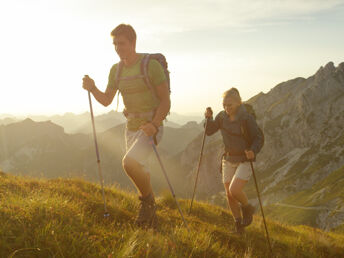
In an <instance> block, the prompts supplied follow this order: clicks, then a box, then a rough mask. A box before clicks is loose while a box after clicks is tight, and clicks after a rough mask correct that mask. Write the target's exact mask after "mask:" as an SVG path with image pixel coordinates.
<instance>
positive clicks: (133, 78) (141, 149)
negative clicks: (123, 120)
mask: <svg viewBox="0 0 344 258" xmlns="http://www.w3.org/2000/svg"><path fill="white" fill-rule="evenodd" d="M111 36H112V38H113V44H114V46H115V50H116V52H117V54H118V56H119V57H120V60H121V61H120V62H121V69H120V72H118V71H117V69H119V67H120V63H118V64H115V65H113V66H112V68H111V70H110V74H109V80H108V85H107V88H106V90H105V92H104V93H103V92H101V91H100V90H99V89H98V88H97V87H96V85H95V83H94V81H93V80H92V79H91V78H90V77H89V76H87V75H86V76H85V77H84V78H83V88H84V89H86V90H88V91H90V92H91V93H92V94H93V96H94V97H95V98H96V100H97V101H98V102H99V103H101V104H102V105H104V106H108V105H110V104H111V103H112V101H113V99H114V96H115V94H116V92H117V91H120V93H121V94H122V97H123V102H124V105H125V115H126V117H127V126H126V132H125V138H126V154H125V155H124V158H123V160H122V165H123V168H124V170H125V172H126V173H127V175H128V176H129V177H130V178H131V180H132V181H133V183H134V184H135V186H136V188H137V189H138V191H139V193H140V197H139V199H140V201H141V207H140V211H139V215H138V217H137V219H136V223H137V224H138V225H140V226H152V225H153V223H155V221H156V215H155V210H156V205H155V200H154V194H153V191H152V186H151V182H150V175H149V173H148V171H147V170H146V168H145V162H146V161H147V158H148V156H149V155H150V154H151V152H152V151H153V149H152V146H151V139H152V138H154V140H155V141H156V143H157V142H158V141H159V140H160V139H161V136H162V131H163V128H162V121H163V120H164V119H165V117H166V115H167V114H168V112H169V110H170V92H169V86H168V83H167V78H166V75H165V72H164V70H163V68H162V66H161V65H160V63H159V62H158V61H156V60H154V59H152V60H150V61H149V63H148V77H149V81H150V82H151V85H152V86H153V87H154V89H153V90H154V91H153V90H152V89H150V87H148V85H147V82H146V81H145V78H143V76H142V72H141V62H142V60H143V57H144V56H143V55H142V54H138V53H136V33H135V31H134V29H133V28H132V27H131V26H130V25H126V24H120V25H119V26H117V27H116V28H115V29H114V30H113V31H112V32H111ZM117 77H119V78H117ZM122 78H123V79H122Z"/></svg>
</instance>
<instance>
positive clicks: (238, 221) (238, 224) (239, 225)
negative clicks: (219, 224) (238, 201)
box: [230, 218, 245, 235]
mask: <svg viewBox="0 0 344 258" xmlns="http://www.w3.org/2000/svg"><path fill="white" fill-rule="evenodd" d="M230 233H231V234H236V235H241V234H243V233H245V228H244V226H243V224H242V220H241V218H236V219H235V229H234V230H233V231H231V232H230Z"/></svg>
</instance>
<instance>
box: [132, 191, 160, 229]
mask: <svg viewBox="0 0 344 258" xmlns="http://www.w3.org/2000/svg"><path fill="white" fill-rule="evenodd" d="M139 199H140V201H141V203H140V211H139V215H138V216H137V218H136V221H135V223H136V224H137V225H138V226H143V227H153V226H155V225H156V214H155V210H156V204H155V200H154V196H153V194H149V195H148V196H146V197H144V198H143V197H141V196H140V197H139Z"/></svg>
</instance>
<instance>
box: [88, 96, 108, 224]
mask: <svg viewBox="0 0 344 258" xmlns="http://www.w3.org/2000/svg"><path fill="white" fill-rule="evenodd" d="M88 101H89V103H90V112H91V120H92V127H93V138H94V144H95V146H96V155H97V164H98V174H99V179H100V185H101V187H102V195H103V201H104V218H107V217H109V216H110V214H109V212H108V210H107V208H106V200H105V193H104V180H103V175H102V170H101V167H100V158H99V150H98V143H97V135H96V127H95V125H94V116H93V108H92V101H91V93H90V92H89V91H88Z"/></svg>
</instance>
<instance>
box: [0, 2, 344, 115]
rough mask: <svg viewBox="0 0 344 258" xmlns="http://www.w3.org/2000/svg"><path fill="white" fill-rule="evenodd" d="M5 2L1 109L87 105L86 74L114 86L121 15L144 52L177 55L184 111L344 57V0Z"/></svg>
mask: <svg viewBox="0 0 344 258" xmlns="http://www.w3.org/2000/svg"><path fill="white" fill-rule="evenodd" d="M152 6H154V7H155V8H151V7H152ZM0 7H1V8H0V28H1V30H2V47H1V48H0V54H1V60H0V69H1V71H2V77H1V82H2V87H1V89H2V92H1V95H0V96H1V99H0V113H9V114H34V115H52V114H64V113H66V112H72V113H83V112H86V111H87V110H88V99H87V93H86V92H85V91H84V90H83V89H82V88H81V83H82V77H83V75H84V74H89V75H90V76H91V77H92V78H94V79H95V82H96V85H97V86H98V87H99V88H100V89H101V90H105V87H106V84H107V78H108V73H109V70H110V68H111V66H112V65H113V64H114V63H116V62H118V57H117V55H116V53H115V51H114V47H113V45H112V42H111V37H110V32H111V30H112V29H113V28H114V27H115V26H117V25H118V24H120V23H129V24H131V25H133V27H134V28H135V30H136V32H137V36H138V39H137V52H161V53H163V54H164V55H165V56H166V57H167V61H168V63H169V69H170V72H171V89H172V95H171V100H172V108H171V111H172V112H176V113H179V114H192V115H195V114H198V113H199V114H200V116H202V114H203V111H204V109H205V108H206V107H207V106H211V107H213V109H214V111H218V110H220V109H221V95H222V93H223V92H224V91H225V90H227V89H228V88H230V87H233V86H234V87H237V88H238V89H239V90H240V92H241V95H242V98H243V99H244V100H247V99H249V98H251V97H252V96H254V95H256V94H258V93H259V92H265V93H266V92H268V91H269V90H270V89H271V88H273V87H274V86H276V85H277V84H278V83H281V82H283V81H287V80H290V79H293V78H296V77H304V78H307V77H309V76H311V75H313V74H314V73H315V72H316V71H317V70H318V69H319V67H320V66H323V65H325V64H327V63H328V62H330V61H333V62H334V63H335V65H336V66H337V65H338V64H339V63H341V62H343V61H344V51H343V45H344V35H343V34H342V33H339V31H338V28H340V27H343V25H344V15H343V14H344V1H337V0H331V1H326V2H324V1H319V0H311V1H296V0H295V1H294V0H293V1H278V2H275V1H268V0H259V1H254V3H252V2H251V1H241V2H240V3H238V2H236V1H202V2H199V1H188V2H187V3H185V2H184V1H163V2H157V1H154V0H150V1H145V2H144V3H143V2H141V1H138V0H130V1H126V2H121V3H120V4H119V3H117V2H113V1H108V0H101V1H87V2H84V1H80V0H76V1H72V2H71V1H66V0H61V1H57V0H50V1H40V0H33V1H23V0H19V1H12V2H9V1H7V2H2V3H1V4H0ZM122 108H123V105H122V103H120V109H119V110H121V109H122ZM94 109H95V113H96V114H103V113H107V112H109V111H111V110H113V109H116V99H114V102H113V104H112V105H110V106H109V107H106V108H105V107H103V106H101V105H100V104H98V103H96V102H95V101H94Z"/></svg>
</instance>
